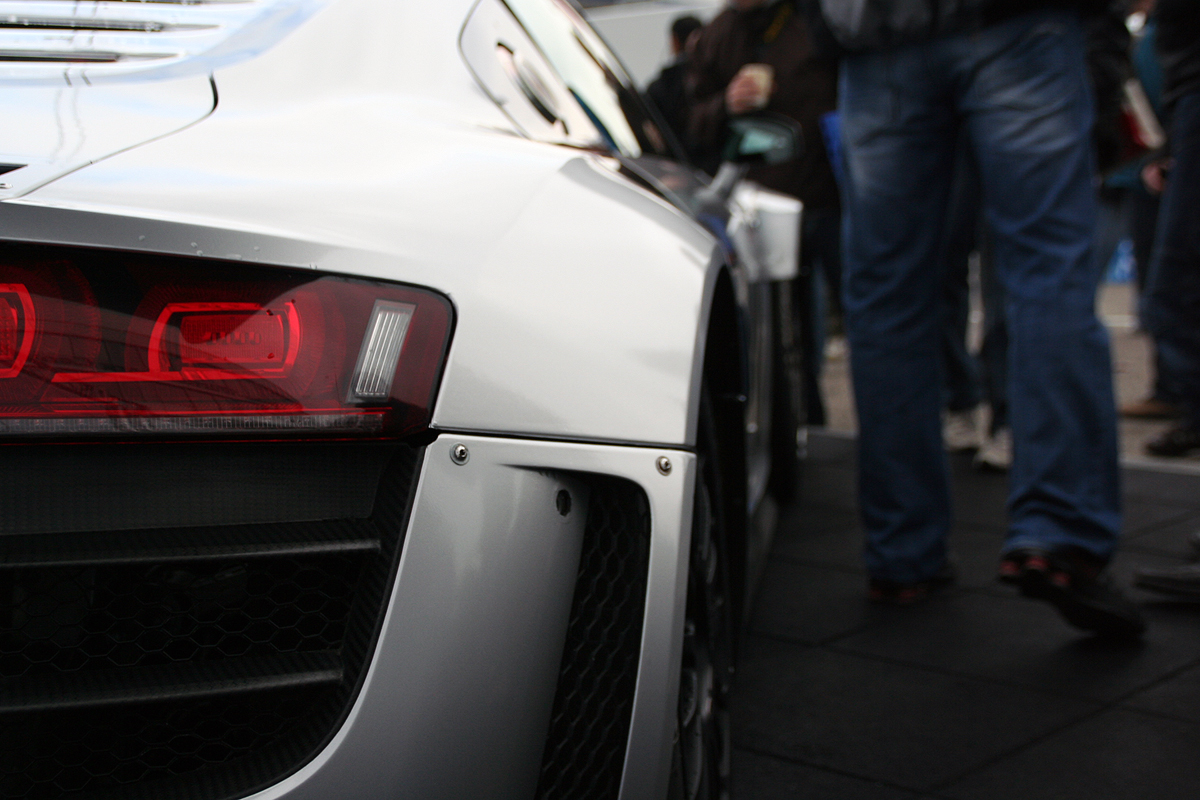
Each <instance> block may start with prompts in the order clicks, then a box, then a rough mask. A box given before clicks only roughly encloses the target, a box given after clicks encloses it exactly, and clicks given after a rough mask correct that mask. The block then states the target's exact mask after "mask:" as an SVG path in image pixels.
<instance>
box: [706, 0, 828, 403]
mask: <svg viewBox="0 0 1200 800" xmlns="http://www.w3.org/2000/svg"><path fill="white" fill-rule="evenodd" d="M688 90H689V96H690V98H691V102H690V109H689V119H688V131H687V135H686V139H687V141H686V145H687V147H688V149H689V151H690V152H692V153H695V154H697V163H698V165H699V166H701V167H702V168H705V169H707V170H708V171H709V172H713V171H715V169H716V167H717V165H718V162H719V161H720V153H721V149H722V146H723V144H724V141H725V135H726V130H727V123H728V121H729V119H730V118H731V117H735V116H738V115H741V114H749V113H753V112H756V111H760V110H766V111H769V112H775V113H779V114H783V115H785V116H788V117H790V118H792V119H793V120H795V121H796V122H798V123H800V127H801V128H802V129H803V131H804V152H803V154H802V155H801V156H800V158H798V159H796V160H794V161H791V162H788V163H786V164H777V165H773V166H761V167H755V168H754V169H752V170H751V171H750V173H749V178H750V180H753V181H755V182H757V183H760V184H762V185H763V186H766V187H767V188H769V189H774V190H775V191H778V192H783V193H784V194H788V195H791V196H793V197H797V198H799V199H800V200H801V201H802V202H803V203H804V214H803V221H802V226H803V227H802V230H801V240H800V253H801V263H800V277H799V279H798V280H797V281H796V284H795V288H796V295H797V296H796V298H795V307H796V308H797V309H799V310H800V315H801V317H802V319H801V320H800V323H801V329H800V345H801V349H802V351H803V356H804V364H803V375H802V378H803V387H804V399H805V407H806V410H807V422H808V423H809V424H812V425H824V424H825V407H824V403H823V401H822V398H821V392H820V382H819V379H820V370H821V362H822V358H823V356H824V352H823V348H822V346H821V343H822V342H823V340H824V330H823V327H824V315H823V314H822V313H821V309H822V308H823V306H824V304H823V303H822V297H821V295H820V292H821V287H822V280H821V278H823V279H824V283H825V284H827V285H829V286H830V287H831V288H832V289H833V290H834V291H835V292H836V291H837V287H838V286H839V284H840V281H841V278H840V276H841V248H840V242H839V240H840V216H841V212H840V209H839V203H838V187H837V183H836V181H835V180H834V175H833V169H832V167H831V166H830V163H829V157H828V155H827V154H826V151H825V145H824V141H823V138H822V135H821V118H822V117H823V116H825V115H826V114H828V113H830V112H832V111H833V110H834V108H835V107H836V102H837V63H836V60H834V59H832V58H830V57H829V56H828V55H826V54H824V53H823V52H821V51H820V50H819V49H818V47H817V43H816V42H815V41H814V37H813V35H812V33H811V32H810V29H809V25H808V22H807V20H806V18H805V15H804V14H803V13H802V10H801V9H800V7H799V6H798V4H797V0H731V2H730V5H729V6H728V7H727V8H726V9H724V10H723V11H722V12H721V13H720V14H718V15H717V16H716V18H714V19H713V21H712V22H710V23H709V24H708V25H707V26H706V27H705V28H704V29H703V30H702V31H701V32H700V37H699V39H698V40H697V42H696V48H695V51H694V52H693V54H692V59H691V67H690V69H689V72H688ZM818 273H820V275H821V278H818V277H817V276H818Z"/></svg>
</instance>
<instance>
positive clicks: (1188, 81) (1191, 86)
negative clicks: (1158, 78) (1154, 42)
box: [1156, 0, 1200, 106]
mask: <svg viewBox="0 0 1200 800" xmlns="http://www.w3.org/2000/svg"><path fill="white" fill-rule="evenodd" d="M1156 13H1157V15H1158V56H1159V59H1160V60H1161V62H1162V67H1163V103H1164V104H1166V105H1167V106H1171V105H1173V104H1174V102H1175V101H1176V100H1178V99H1179V98H1180V97H1183V96H1184V95H1185V94H1193V93H1195V92H1200V0H1158V9H1157V11H1156Z"/></svg>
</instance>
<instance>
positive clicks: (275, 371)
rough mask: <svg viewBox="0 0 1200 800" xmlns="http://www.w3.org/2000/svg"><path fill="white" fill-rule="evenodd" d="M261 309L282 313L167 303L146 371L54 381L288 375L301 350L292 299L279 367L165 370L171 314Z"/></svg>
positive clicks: (247, 307) (70, 375)
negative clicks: (284, 346) (286, 339)
mask: <svg viewBox="0 0 1200 800" xmlns="http://www.w3.org/2000/svg"><path fill="white" fill-rule="evenodd" d="M231 311H233V312H238V311H241V312H252V313H253V312H259V311H266V312H267V313H268V314H276V313H280V312H278V311H275V310H273V309H270V308H264V307H263V306H261V305H259V304H258V303H168V304H167V306H166V308H164V309H163V310H162V312H161V313H160V314H159V315H158V319H157V320H155V322H154V329H153V331H152V332H151V334H150V345H149V351H150V353H149V355H150V360H149V366H150V369H149V371H147V372H60V373H58V374H57V375H55V376H54V378H53V379H52V381H51V382H52V383H133V382H138V381H236V380H252V379H260V378H286V377H287V376H288V373H289V372H290V371H291V369H292V367H293V366H294V365H295V363H296V354H297V353H299V351H300V318H299V315H298V314H297V313H296V306H295V304H294V303H292V302H291V301H290V300H289V301H288V302H286V303H284V310H283V312H282V316H283V317H284V319H285V321H286V324H287V330H288V341H287V352H286V353H285V354H284V357H283V360H282V362H281V364H280V366H278V367H274V368H271V367H267V368H262V367H257V368H254V369H237V370H226V369H216V368H211V367H204V368H196V367H188V368H185V369H180V370H178V371H175V370H170V369H165V368H164V367H166V366H167V365H168V364H169V363H170V362H169V359H168V355H167V351H166V346H165V344H164V339H165V337H166V332H167V325H168V324H169V323H170V320H171V318H172V317H174V316H176V315H178V314H201V313H209V314H212V313H228V312H231Z"/></svg>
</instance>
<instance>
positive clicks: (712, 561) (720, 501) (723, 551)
mask: <svg viewBox="0 0 1200 800" xmlns="http://www.w3.org/2000/svg"><path fill="white" fill-rule="evenodd" d="M697 458H698V470H697V480H696V495H695V500H694V505H693V517H692V542H691V552H690V558H689V559H688V593H687V611H686V615H685V622H684V631H683V656H682V659H681V664H680V677H679V705H678V717H677V727H676V739H675V751H674V758H673V763H672V770H671V789H670V793H669V795H668V796H669V797H670V798H672V800H728V798H729V796H730V792H729V776H730V761H731V755H732V749H733V747H732V735H731V728H730V720H729V693H730V689H731V684H732V679H733V658H734V648H733V643H734V638H733V637H734V627H733V626H734V617H733V607H732V602H731V601H732V597H731V593H730V580H729V568H730V559H729V558H728V557H727V556H728V550H727V542H726V539H727V537H726V532H727V530H728V528H727V525H726V503H725V496H724V491H723V489H722V474H721V465H722V461H721V458H720V451H719V439H718V437H717V427H716V421H715V418H714V415H713V408H712V403H711V399H710V398H709V395H708V393H707V391H705V392H702V393H701V401H700V426H699V431H698V436H697Z"/></svg>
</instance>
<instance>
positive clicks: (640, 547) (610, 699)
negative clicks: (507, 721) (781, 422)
mask: <svg viewBox="0 0 1200 800" xmlns="http://www.w3.org/2000/svg"><path fill="white" fill-rule="evenodd" d="M586 479H587V480H588V482H589V483H590V484H591V489H592V493H591V500H590V501H589V503H588V516H587V524H586V525H585V527H584V533H583V552H582V554H581V556H580V559H579V572H578V573H577V575H576V579H575V597H574V600H573V601H572V604H571V618H570V622H569V623H568V627H567V641H566V646H565V647H564V648H563V658H562V664H561V666H560V668H559V676H558V691H557V694H556V695H555V698H554V711H553V712H552V716H551V720H550V730H549V731H548V732H547V735H546V746H545V750H544V751H543V754H542V771H541V778H540V780H539V781H538V788H537V795H536V798H537V800H617V796H618V794H619V793H620V791H621V774H622V772H623V771H624V768H625V748H626V746H627V745H628V743H629V724H630V720H631V719H632V717H633V695H634V692H635V690H636V689H637V672H638V661H639V659H640V657H641V651H642V650H641V645H642V619H643V617H644V616H645V613H646V588H647V581H648V575H649V567H650V510H649V506H648V504H647V502H646V495H645V494H643V493H642V490H641V489H640V488H639V487H638V486H637V485H635V484H633V483H630V482H629V481H625V480H621V479H619V478H608V477H601V476H587V477H586Z"/></svg>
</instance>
